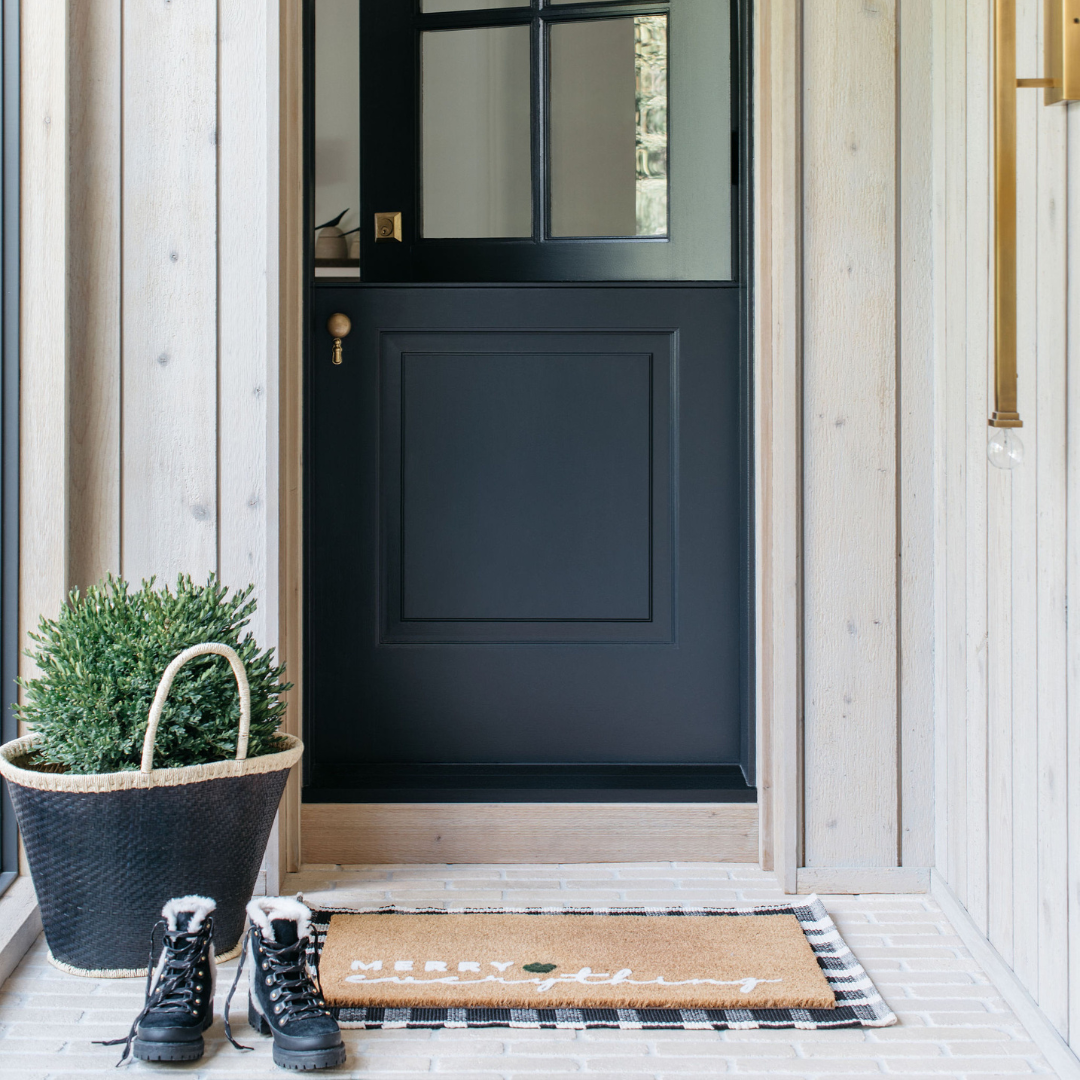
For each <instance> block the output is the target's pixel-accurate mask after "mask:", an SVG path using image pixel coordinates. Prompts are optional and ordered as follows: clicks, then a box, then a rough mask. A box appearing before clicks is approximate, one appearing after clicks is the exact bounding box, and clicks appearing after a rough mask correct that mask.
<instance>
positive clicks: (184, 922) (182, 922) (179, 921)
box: [176, 911, 195, 934]
mask: <svg viewBox="0 0 1080 1080" xmlns="http://www.w3.org/2000/svg"><path fill="white" fill-rule="evenodd" d="M194 914H195V912H193V911H178V912H177V913H176V932H177V933H178V934H184V933H187V928H188V926H190V925H191V917H192V915H194Z"/></svg>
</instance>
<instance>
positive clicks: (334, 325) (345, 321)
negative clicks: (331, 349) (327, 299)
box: [326, 311, 352, 338]
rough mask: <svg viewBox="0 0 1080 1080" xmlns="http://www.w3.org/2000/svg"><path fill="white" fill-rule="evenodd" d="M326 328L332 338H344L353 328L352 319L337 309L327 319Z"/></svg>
mask: <svg viewBox="0 0 1080 1080" xmlns="http://www.w3.org/2000/svg"><path fill="white" fill-rule="evenodd" d="M326 329H327V330H328V331H329V332H330V336H331V337H332V338H343V337H345V335H346V334H348V332H349V331H350V330H351V329H352V319H350V318H349V316H348V315H342V314H341V312H340V311H336V312H335V313H334V314H333V315H331V316H330V318H329V319H327V320H326Z"/></svg>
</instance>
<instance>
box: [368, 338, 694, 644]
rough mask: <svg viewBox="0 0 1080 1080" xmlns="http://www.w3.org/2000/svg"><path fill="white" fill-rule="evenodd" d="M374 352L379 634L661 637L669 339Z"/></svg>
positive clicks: (667, 613)
mask: <svg viewBox="0 0 1080 1080" xmlns="http://www.w3.org/2000/svg"><path fill="white" fill-rule="evenodd" d="M379 347H380V355H381V362H382V376H383V377H382V390H381V404H380V429H381V432H382V438H381V454H380V461H381V467H380V502H381V506H382V515H383V525H382V528H383V539H382V550H383V552H384V555H383V565H382V568H381V574H380V576H381V578H382V582H383V586H382V588H383V599H382V605H383V610H384V630H383V635H382V640H383V641H384V642H408V641H413V642H419V641H426V642H431V643H437V642H450V641H473V642H481V641H490V642H523V641H532V642H549V643H557V642H576V641H591V642H605V641H606V642H626V641H670V640H671V638H672V624H671V612H672V599H671V598H672V588H673V583H672V573H673V564H672V558H671V553H672V536H673V531H674V526H675V522H674V518H673V514H672V509H673V506H672V499H671V492H672V490H673V482H674V483H677V478H673V477H672V475H671V467H672V457H671V450H670V447H671V443H672V439H673V437H674V434H675V424H674V419H675V418H674V416H673V414H672V407H671V406H672V395H671V381H672V376H673V373H674V362H675V356H674V335H672V334H671V333H662V334H655V333H638V334H629V333H626V332H616V331H609V332H604V331H593V332H586V333H577V334H570V333H566V332H565V331H548V332H542V331H535V332H532V333H520V332H519V333H505V332H500V331H486V332H483V333H477V332H475V331H473V332H458V333H453V332H447V331H442V332H433V333H426V334H425V333H416V332H414V333H403V332H390V333H384V334H382V335H381V336H380V346H379Z"/></svg>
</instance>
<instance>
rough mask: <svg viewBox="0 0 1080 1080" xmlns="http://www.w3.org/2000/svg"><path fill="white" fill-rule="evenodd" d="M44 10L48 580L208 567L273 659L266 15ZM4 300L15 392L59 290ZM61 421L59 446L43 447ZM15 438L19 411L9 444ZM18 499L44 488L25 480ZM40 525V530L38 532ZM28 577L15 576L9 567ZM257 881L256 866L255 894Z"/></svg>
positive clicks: (165, 8)
mask: <svg viewBox="0 0 1080 1080" xmlns="http://www.w3.org/2000/svg"><path fill="white" fill-rule="evenodd" d="M54 7H56V5H55V4H54V2H53V0H48V2H47V3H42V4H40V5H39V4H38V3H37V2H36V0H35V3H34V4H33V5H27V9H28V11H29V12H30V13H31V14H30V17H29V19H27V16H26V15H25V14H24V22H26V21H29V22H30V23H31V24H34V25H36V24H37V23H39V22H43V21H44V11H45V9H48V10H50V11H51V10H52V8H54ZM57 10H59V11H60V12H62V13H63V12H65V11H66V12H67V15H66V18H67V20H68V26H67V30H68V38H67V40H68V47H67V68H68V70H67V77H68V84H67V114H68V116H69V117H70V135H69V136H68V137H67V139H66V145H64V146H63V148H62V149H61V150H59V151H57V152H58V153H59V154H60V157H59V158H58V159H57V161H56V163H55V165H53V166H51V167H50V170H49V172H48V174H45V173H40V172H39V173H36V174H35V176H38V177H39V176H41V175H49V176H53V177H59V178H64V177H65V176H67V177H70V182H69V184H68V187H67V190H66V195H65V196H64V197H65V198H66V200H67V210H68V214H69V218H70V222H71V227H70V229H69V231H68V277H67V288H68V292H69V302H68V305H67V310H68V327H67V330H68V339H69V341H70V342H71V349H70V353H71V356H70V363H69V365H68V374H67V380H68V386H67V395H66V396H65V395H64V394H63V393H61V394H59V395H55V394H48V395H46V394H44V393H42V394H40V395H39V394H38V393H37V391H36V390H34V389H33V388H31V389H32V390H33V399H34V400H38V399H39V397H40V399H41V400H48V401H49V402H50V405H49V408H50V409H51V410H52V411H53V412H54V413H55V412H57V410H59V412H58V413H57V415H56V416H55V417H51V418H49V419H50V423H49V430H50V431H51V432H52V433H53V434H52V438H53V439H59V441H58V443H57V444H56V447H54V448H53V450H54V451H55V452H53V453H52V454H51V457H55V456H56V453H59V454H60V455H61V456H62V458H63V456H64V455H66V459H64V460H63V461H62V465H61V468H60V470H59V474H57V473H56V471H55V468H54V466H52V465H51V464H50V466H49V467H50V468H51V469H53V471H52V472H51V473H50V474H49V475H50V479H51V481H52V482H53V483H52V486H53V487H57V486H58V487H59V488H60V489H61V490H62V489H63V487H64V485H65V483H66V489H67V508H68V516H67V518H65V516H64V514H63V513H61V512H59V511H58V510H56V508H53V507H49V508H48V512H49V521H50V522H65V521H66V523H67V524H66V528H67V535H66V536H65V537H62V538H61V539H62V540H63V541H65V543H63V544H62V545H59V546H58V547H57V554H56V556H55V557H56V558H63V559H65V560H66V570H63V571H61V572H60V573H58V574H57V575H54V579H53V580H54V581H61V580H62V581H64V583H65V584H66V585H67V586H69V587H72V586H78V587H80V588H84V587H85V586H87V585H88V584H90V583H92V582H93V581H95V580H96V579H97V578H98V577H100V575H101V574H102V573H104V572H105V571H107V570H111V571H114V572H115V571H119V572H121V573H123V574H124V575H125V576H126V577H127V578H128V579H129V580H132V581H133V582H138V581H139V580H140V579H141V578H143V577H148V576H150V575H157V576H158V579H159V580H160V581H167V582H171V581H174V580H175V578H176V575H177V574H178V573H190V574H191V575H192V576H193V577H194V578H196V580H205V578H206V575H207V574H208V573H209V572H211V571H216V572H217V573H218V574H219V575H220V577H221V579H222V580H223V581H224V582H225V583H226V584H228V585H231V586H236V587H243V586H246V585H247V584H248V583H253V584H254V585H255V593H256V596H257V597H258V599H259V602H260V610H259V613H258V616H257V621H256V622H255V623H254V624H253V626H252V629H253V631H254V632H255V633H256V635H257V636H258V638H259V640H260V641H261V642H263V643H264V644H265V645H269V646H273V645H276V643H277V632H278V612H277V596H278V582H277V570H278V553H277V536H278V529H277V515H278V476H277V461H278V442H277V439H278V408H279V405H278V336H279V334H278V319H279V310H278V270H277V267H278V251H277V237H278V195H277V185H278V21H277V12H276V10H275V8H274V6H273V5H271V4H267V3H266V2H265V0H229V2H228V3H219V2H218V0H190V2H188V3H184V4H146V3H141V2H137V0H96V2H95V3H92V4H91V3H86V4H84V3H75V4H68V5H64V4H61V5H59V7H58V9H57ZM50 33H51V37H49V38H48V39H47V41H46V42H45V43H43V44H42V45H40V46H38V47H37V51H34V52H31V51H29V50H28V51H24V72H25V71H26V70H27V65H28V64H31V65H38V67H37V68H34V67H33V66H31V70H40V66H41V65H45V64H48V63H57V64H59V65H60V67H61V70H62V69H63V62H64V49H63V46H62V44H61V47H60V49H59V50H57V48H56V43H57V42H58V41H59V42H61V43H62V42H63V41H64V34H63V33H58V32H57V30H56V28H55V27H53V28H52V29H51V31H50ZM35 40H36V38H35ZM46 45H47V48H46V47H45V46H46ZM39 53H40V54H41V55H39ZM36 83H37V80H29V79H26V78H24V87H27V86H30V87H31V88H32V87H33V86H35V85H36ZM63 85H64V83H63V80H61V82H60V86H61V87H63ZM24 93H25V90H24ZM32 105H33V108H34V109H35V111H38V112H40V113H42V114H43V115H44V114H45V112H46V111H47V110H48V108H50V107H51V108H52V109H54V110H55V116H56V120H55V121H54V122H53V123H52V126H51V128H48V129H45V131H44V136H38V135H33V133H30V134H31V137H33V138H35V139H37V138H41V137H44V138H47V139H50V140H53V141H56V140H59V141H60V143H61V144H64V143H65V133H64V125H63V117H64V108H63V103H62V102H60V103H59V104H52V103H47V102H44V101H42V102H40V103H39V102H36V101H34V102H32ZM25 115H26V114H25V113H24V116H25ZM25 137H26V136H24V138H25ZM38 156H40V155H38ZM65 156H69V163H68V162H65V160H64V158H65ZM35 160H36V158H35ZM65 165H67V167H66V168H65ZM60 191H61V193H63V192H64V188H63V187H61V188H60ZM27 198H28V199H29V204H28V205H24V213H26V212H32V213H39V211H38V209H37V207H38V205H39V203H40V206H41V209H40V213H41V214H43V215H47V220H46V221H45V222H44V223H43V226H42V229H45V230H47V231H41V230H38V231H37V232H35V234H34V235H35V236H36V237H38V240H39V242H40V239H41V238H43V237H44V238H46V239H48V240H49V244H50V246H49V247H48V248H42V249H41V250H40V253H38V248H37V247H36V246H31V247H30V256H29V257H30V258H31V259H38V260H41V259H48V260H51V261H54V262H57V261H59V263H60V265H62V261H60V260H58V259H57V254H56V253H57V252H58V251H62V249H63V236H64V231H63V227H64V220H65V207H63V206H60V207H57V206H56V205H55V197H54V196H53V194H52V193H51V191H50V189H49V188H48V187H47V186H46V187H45V188H43V187H42V185H41V183H40V180H35V182H34V183H29V184H26V185H25V187H24V199H27ZM54 234H55V235H54ZM26 257H27V256H26V255H24V259H25V258H26ZM25 265H26V264H25V263H24V266H25ZM33 269H34V270H35V271H36V270H37V267H36V265H35V266H34V267H33ZM60 284H61V286H62V285H63V282H61V283H60ZM23 295H24V324H25V325H24V349H23V380H24V383H23V385H24V392H25V390H26V388H27V378H28V377H29V378H30V379H31V380H34V379H41V378H48V379H52V380H54V381H55V378H58V377H59V378H61V379H62V375H60V376H57V375H56V374H55V373H52V367H53V366H55V364H59V365H60V368H61V371H62V366H63V350H62V349H61V350H60V351H59V354H57V352H56V350H52V351H51V352H50V351H49V350H48V348H47V347H46V345H47V338H46V337H45V336H44V333H43V331H44V330H45V327H44V322H43V320H42V318H41V316H40V315H39V314H37V309H38V308H39V307H42V306H43V305H45V306H47V308H48V309H49V313H50V318H51V320H52V322H53V325H54V327H55V319H56V313H57V312H62V311H63V310H64V308H65V305H64V301H63V296H62V293H61V294H59V295H53V294H49V295H39V294H38V292H37V291H35V290H34V289H32V288H28V289H25V290H24V294H23ZM39 327H40V328H41V329H38V328H39ZM61 329H62V326H61ZM27 330H29V331H30V332H31V336H30V338H29V339H28V338H27V337H26V332H27ZM52 332H53V333H54V334H55V333H56V331H55V329H54V330H53V331H52ZM35 335H37V336H35ZM31 347H32V350H33V351H32V352H31V351H30V349H31ZM31 360H32V361H34V363H33V364H31V363H29V361H31ZM60 385H61V386H63V382H62V381H61V383H60ZM65 409H66V410H67V411H68V412H69V413H70V421H69V424H68V427H67V430H68V433H69V434H68V438H69V439H70V447H69V448H67V449H65V447H64V442H63V437H62V435H59V436H58V434H57V433H62V432H63V431H64V430H65V424H64V422H63V420H62V419H61V417H62V414H63V412H64V410H65ZM34 430H35V426H34V417H30V418H29V423H28V425H27V427H26V429H25V431H26V434H27V435H30V434H32V433H33V432H34ZM57 448H58V449H57ZM30 460H31V462H34V461H36V458H34V457H31V459H30ZM50 460H51V458H50ZM65 462H66V473H65V468H64V464H65ZM35 468H36V466H35ZM65 476H66V479H65ZM57 479H59V484H57V483H56V481H57ZM39 482H40V483H41V486H40V488H39V487H38V484H39ZM23 490H24V492H35V491H40V492H48V491H50V490H52V488H51V487H50V485H49V483H44V482H41V481H39V478H38V477H37V474H36V472H28V471H26V470H24V473H23ZM32 498H33V499H34V500H35V504H34V505H36V502H37V501H42V502H43V500H42V497H41V495H40V494H38V495H34V496H32ZM63 508H64V503H63V499H62V498H61V502H60V510H63ZM28 509H29V510H30V513H31V514H33V513H34V507H33V506H30V507H29V508H28ZM44 511H45V507H44V505H43V508H42V512H44ZM26 524H27V522H26V521H25V520H24V528H25V525H26ZM53 528H54V526H53V525H50V526H49V527H48V528H47V527H46V526H45V525H44V524H42V525H41V530H42V535H43V536H46V535H51V532H50V530H51V529H53ZM26 535H27V534H26V532H25V531H24V536H26ZM50 545H51V541H50ZM25 550H26V549H25V548H24V551H25ZM42 550H43V552H44V550H45V549H42ZM48 552H49V558H50V559H52V558H53V553H52V547H51V546H49V547H48ZM38 564H39V560H38V559H36V558H35V559H26V558H24V560H23V565H24V567H27V573H33V572H36V571H35V570H34V568H35V567H36V566H38ZM40 591H41V590H38V592H40ZM62 595H63V590H62V589H60V590H58V589H57V588H55V586H54V587H53V589H52V591H51V592H50V593H49V594H48V595H44V594H43V595H42V598H41V600H40V603H39V602H38V601H37V600H36V596H37V593H36V592H34V591H33V590H32V589H31V590H30V591H29V592H28V591H26V590H25V588H24V600H25V601H26V603H25V604H24V608H23V610H24V611H25V612H27V613H28V616H27V617H28V618H31V619H36V614H30V612H31V608H33V609H34V610H35V612H36V611H44V612H47V613H48V614H50V615H52V614H54V613H55V609H56V608H57V607H58V605H59V602H60V598H61V597H62ZM276 868H277V861H276V859H271V860H270V864H269V868H268V874H269V878H268V885H270V886H271V887H272V886H274V885H275V883H276V873H277V869H276Z"/></svg>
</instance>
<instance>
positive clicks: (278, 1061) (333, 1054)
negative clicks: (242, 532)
mask: <svg viewBox="0 0 1080 1080" xmlns="http://www.w3.org/2000/svg"><path fill="white" fill-rule="evenodd" d="M248 1024H250V1025H251V1027H253V1028H254V1029H255V1030H256V1031H257V1032H258V1033H259V1034H260V1035H270V1036H273V1034H274V1029H273V1028H272V1027H271V1026H270V1022H269V1021H268V1020H267V1019H266V1017H265V1016H263V1015H262V1013H260V1012H259V1011H258V1010H257V1009H256V1008H255V1006H254V1005H252V1003H251V999H250V998H249V999H248ZM274 1064H275V1065H277V1066H279V1067H280V1068H282V1069H293V1070H295V1071H298V1072H311V1071H312V1070H314V1069H332V1068H334V1067H335V1066H337V1065H344V1064H345V1044H344V1043H343V1042H342V1043H338V1045H337V1046H328V1047H323V1048H322V1049H320V1050H286V1049H284V1048H283V1047H280V1046H278V1043H277V1039H275V1040H274Z"/></svg>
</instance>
